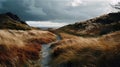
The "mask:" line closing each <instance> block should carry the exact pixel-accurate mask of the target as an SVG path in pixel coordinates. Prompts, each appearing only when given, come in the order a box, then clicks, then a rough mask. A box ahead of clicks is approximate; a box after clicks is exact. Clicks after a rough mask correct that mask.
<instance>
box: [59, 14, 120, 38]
mask: <svg viewBox="0 0 120 67" xmlns="http://www.w3.org/2000/svg"><path fill="white" fill-rule="evenodd" d="M118 30H120V12H118V13H109V14H105V15H102V16H99V17H96V18H93V19H89V20H86V21H82V22H76V23H75V24H70V25H67V26H64V27H61V28H59V29H57V31H58V32H65V33H69V34H74V35H78V36H99V35H104V34H107V33H110V32H114V31H118Z"/></svg>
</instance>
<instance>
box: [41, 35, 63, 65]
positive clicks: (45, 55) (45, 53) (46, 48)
mask: <svg viewBox="0 0 120 67" xmlns="http://www.w3.org/2000/svg"><path fill="white" fill-rule="evenodd" d="M56 39H57V41H59V40H61V37H60V36H59V35H57V38H56ZM52 43H54V42H51V43H49V44H42V51H41V52H42V53H41V55H42V59H41V67H50V66H49V64H48V63H49V62H50V60H51V55H50V50H51V49H50V46H51V44H52Z"/></svg>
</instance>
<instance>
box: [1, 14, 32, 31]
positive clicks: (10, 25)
mask: <svg viewBox="0 0 120 67" xmlns="http://www.w3.org/2000/svg"><path fill="white" fill-rule="evenodd" d="M0 29H15V30H30V29H32V27H30V26H29V25H27V24H26V23H25V21H22V20H21V19H20V18H19V17H18V16H17V15H14V14H12V13H10V12H8V13H5V14H0Z"/></svg>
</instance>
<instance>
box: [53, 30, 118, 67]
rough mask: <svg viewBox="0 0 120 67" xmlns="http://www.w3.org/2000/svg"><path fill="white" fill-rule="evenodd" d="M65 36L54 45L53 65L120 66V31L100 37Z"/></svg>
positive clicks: (76, 66) (70, 66)
mask: <svg viewBox="0 0 120 67" xmlns="http://www.w3.org/2000/svg"><path fill="white" fill-rule="evenodd" d="M63 36H64V37H65V38H63V40H61V41H59V42H56V43H54V44H53V45H52V52H51V53H52V58H53V60H52V61H51V66H52V67H120V49H119V48H120V31H118V32H114V33H111V34H108V35H104V36H102V37H98V38H92V37H91V38H82V37H78V38H74V37H73V38H69V37H71V36H68V35H67V36H65V34H64V35H63ZM67 37H68V38H67Z"/></svg>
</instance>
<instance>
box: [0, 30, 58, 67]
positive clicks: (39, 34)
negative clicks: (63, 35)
mask: <svg viewBox="0 0 120 67" xmlns="http://www.w3.org/2000/svg"><path fill="white" fill-rule="evenodd" d="M55 38H56V35H54V34H52V33H50V32H48V31H40V30H29V31H23V30H0V66H1V67H36V66H40V62H39V64H37V62H38V61H39V60H40V51H41V44H43V43H49V42H51V41H54V40H55Z"/></svg>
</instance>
